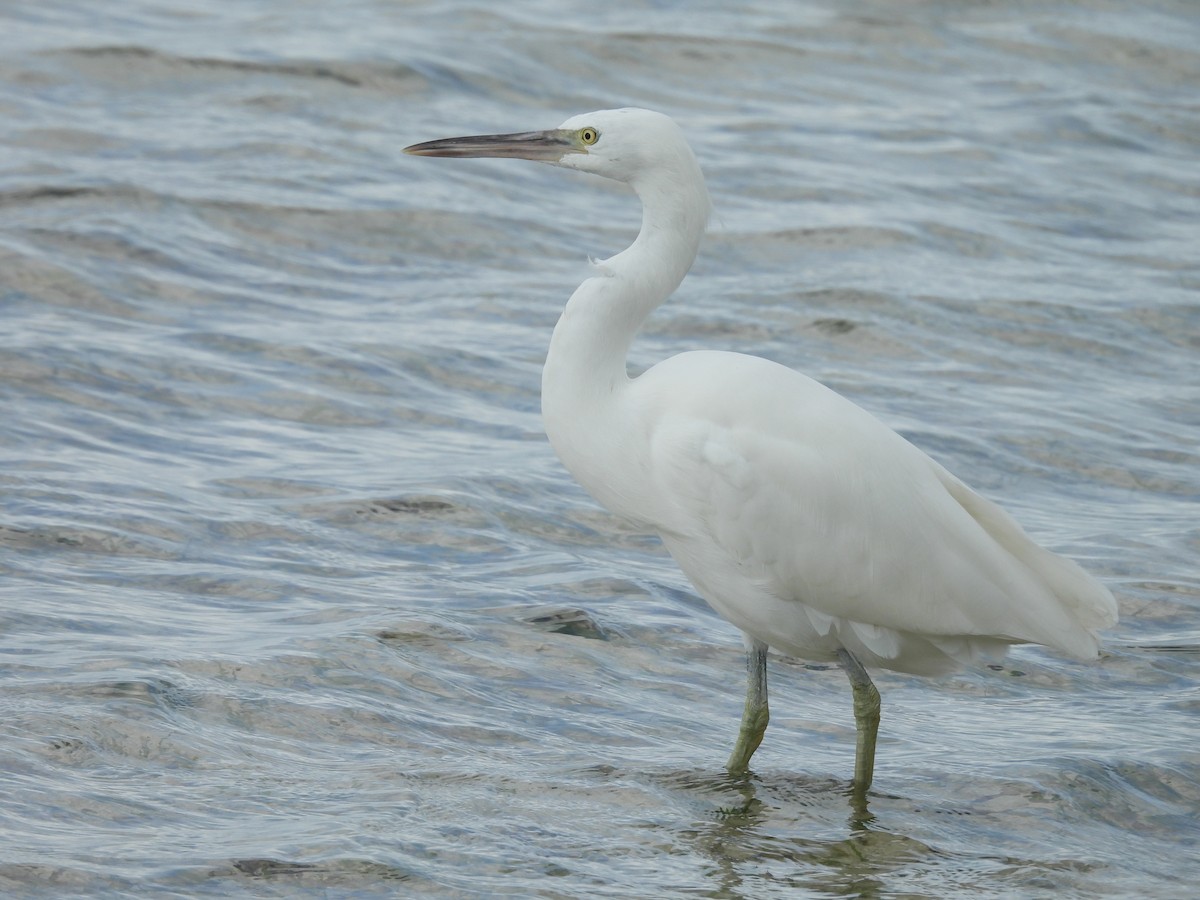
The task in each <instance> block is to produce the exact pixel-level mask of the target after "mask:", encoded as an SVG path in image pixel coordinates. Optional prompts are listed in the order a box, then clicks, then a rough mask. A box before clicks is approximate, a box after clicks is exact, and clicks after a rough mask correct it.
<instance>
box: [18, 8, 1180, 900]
mask: <svg viewBox="0 0 1200 900" xmlns="http://www.w3.org/2000/svg"><path fill="white" fill-rule="evenodd" d="M0 25H2V27H0V50H2V51H3V52H2V53H0V114H2V115H3V118H4V121H5V123H6V127H5V128H4V129H2V130H0V148H2V153H0V156H2V158H3V160H4V165H3V166H2V167H0V290H2V294H0V298H2V303H3V314H4V323H5V327H4V328H3V329H0V392H2V393H0V396H2V397H3V409H4V410H5V411H6V415H5V416H4V417H3V419H2V420H0V453H2V454H3V466H2V467H0V481H2V484H3V494H2V496H3V506H2V508H0V576H2V581H0V590H2V591H3V595H4V600H3V605H2V607H0V616H2V620H0V621H2V625H0V652H2V653H3V657H2V660H0V666H2V668H0V672H2V673H3V684H2V690H0V709H2V710H3V714H2V715H0V758H2V759H3V760H4V766H5V768H6V770H7V774H6V778H5V783H6V787H7V790H6V791H5V792H4V798H3V800H0V835H2V836H3V840H2V841H0V888H2V889H3V892H4V893H5V894H6V895H7V896H15V897H20V896H47V895H61V894H69V893H87V894H93V895H99V896H120V895H132V894H153V895H155V896H172V895H180V896H196V895H217V896H225V895H254V896H287V897H292V896H325V895H329V896H345V895H349V894H353V895H356V896H357V895H361V896H375V895H378V896H391V895H426V896H446V897H465V896H518V897H528V896H539V897H596V896H629V897H645V896H662V897H665V896H708V897H729V898H733V897H755V898H758V897H773V896H797V895H805V894H807V895H811V896H843V895H848V896H881V897H883V896H896V895H901V894H903V895H905V896H948V895H955V894H960V895H964V896H966V895H970V896H1028V895H1048V894H1051V893H1053V894H1055V895H1056V896H1060V895H1061V896H1085V895H1086V896H1089V897H1090V896H1097V895H1101V896H1130V895H1138V896H1179V895H1181V894H1184V893H1187V892H1188V891H1190V890H1191V887H1190V886H1192V885H1194V884H1195V882H1196V879H1197V878H1200V863H1197V854H1196V847H1197V843H1198V841H1200V826H1198V825H1197V822H1198V813H1200V776H1198V774H1197V771H1198V770H1197V765H1198V763H1200V752H1198V751H1197V749H1196V746H1195V743H1194V735H1195V733H1196V724H1197V713H1198V712H1200V689H1198V683H1200V625H1198V621H1200V576H1198V574H1197V567H1196V559H1197V551H1198V550H1200V530H1198V527H1197V500H1198V499H1200V474H1198V469H1197V462H1200V452H1198V451H1197V447H1198V446H1200V412H1198V410H1200V390H1198V387H1200V370H1198V367H1197V362H1196V361H1197V351H1198V350H1200V266H1198V264H1197V256H1196V250H1197V247H1198V246H1200V241H1198V238H1200V225H1198V224H1197V222H1198V214H1200V163H1198V161H1197V160H1198V155H1197V151H1198V150H1200V104H1198V103H1197V100H1196V94H1195V86H1196V84H1197V83H1198V80H1200V50H1197V48H1198V47H1200V12H1198V11H1197V10H1196V9H1195V8H1194V7H1193V6H1192V5H1191V4H1187V3H1150V4H1138V5H1136V8H1133V7H1132V6H1131V5H1129V4H1118V3H1108V2H1099V0H1096V2H1084V3H1059V4H1050V5H1046V4H1021V3H997V4H986V5H974V4H961V3H938V2H926V3H920V4H904V5H903V9H902V11H901V7H898V6H896V5H895V4H890V3H885V2H880V0H875V2H867V0H864V2H858V3H849V4H835V3H827V4H793V3H782V2H779V3H772V2H768V0H755V2H751V3H748V4H745V5H743V9H741V10H739V12H738V13H737V14H733V13H730V12H729V11H727V10H726V8H725V7H723V6H722V5H720V4H690V5H686V6H684V5H677V4H644V5H636V4H635V5H633V6H631V7H626V8H619V9H618V8H614V7H603V8H601V7H597V6H595V5H594V4H549V3H523V4H515V5H513V6H511V7H508V8H503V10H502V9H501V8H489V7H482V6H478V5H473V4H467V3H437V4H422V3H414V4H406V5H397V4H391V3H384V2H381V0H359V2H352V3H341V4H324V5H309V4H304V5H296V4H287V3H282V2H280V0H251V2H245V3H239V4H225V5H219V6H218V5H214V6H213V7H212V8H208V7H205V6H200V5H191V4H184V3H164V2H149V0H147V2H132V3H126V4H122V5H121V7H120V12H119V13H118V12H108V13H102V12H99V11H98V8H97V7H96V6H95V5H94V4H85V3H66V2H51V3H43V4H36V5H33V4H26V5H25V6H24V7H23V8H10V9H7V10H6V11H4V12H2V13H0ZM630 104H633V105H641V106H649V107H654V108H658V109H662V110H663V111H665V112H668V113H670V114H671V115H673V116H675V117H676V119H677V120H678V121H679V122H680V123H681V125H682V126H683V127H684V129H685V130H686V131H687V132H688V134H689V135H690V137H691V139H692V141H693V144H694V146H695V149H696V151H697V154H698V156H699V157H700V159H701V162H702V164H703V165H704V167H705V169H706V172H707V175H708V178H709V182H710V189H711V191H712V194H713V198H714V202H715V206H716V215H715V218H714V222H713V226H712V229H711V234H710V236H709V238H708V239H707V241H706V244H705V246H704V248H703V250H702V255H701V258H700V260H699V261H698V262H697V264H696V266H695V267H694V269H693V274H692V276H691V277H689V279H688V280H687V281H685V283H684V285H683V288H682V289H681V291H680V294H679V296H678V297H677V298H676V299H675V300H674V301H672V302H671V303H670V304H668V305H667V306H665V307H664V308H663V309H662V310H661V311H660V312H659V313H658V314H657V315H656V316H655V317H654V319H653V320H652V321H651V322H650V323H648V325H647V328H646V330H645V332H644V335H643V337H642V338H641V339H640V340H639V342H638V344H637V345H636V347H635V349H634V356H633V360H632V363H633V365H634V366H635V367H638V368H640V367H644V366H646V365H649V364H651V363H652V362H654V361H655V360H657V359H660V358H662V357H663V356H665V355H669V354H671V353H675V352H679V351H680V350H684V349H691V348H696V347H705V348H728V349H736V350H742V351H747V352H753V353H757V354H760V355H763V356H768V357H771V358H773V359H776V360H779V361H781V362H784V363H787V364H789V365H793V366H796V367H798V368H802V369H804V370H805V371H806V372H808V373H809V374H812V375H813V376H815V377H818V378H820V379H822V380H823V381H825V382H826V383H828V384H830V385H831V386H832V387H834V388H836V389H838V390H839V391H841V392H843V393H845V394H846V395H847V396H849V397H851V398H853V399H854V400H856V401H857V402H859V403H860V404H862V405H863V406H865V407H867V408H868V409H870V410H872V411H873V412H875V413H876V414H878V415H879V416H881V417H882V418H883V419H884V420H885V421H887V422H889V423H890V424H891V425H893V426H894V427H896V428H897V429H899V430H900V431H902V432H903V433H904V434H905V435H906V436H908V437H910V438H911V439H912V440H914V441H915V442H916V443H918V444H919V445H920V446H922V447H923V448H925V449H926V450H928V451H929V452H930V453H932V454H933V455H934V456H936V457H937V458H938V459H939V460H941V461H942V462H944V463H945V464H946V465H948V466H949V467H950V468H951V469H952V470H953V471H955V472H956V473H957V474H959V475H960V476H961V477H963V478H964V479H966V480H967V481H968V482H970V483H972V484H974V485H975V486H976V487H977V488H979V489H980V490H981V491H983V492H984V493H986V494H988V495H989V496H991V497H994V498H996V499H998V500H1001V501H1002V502H1003V503H1004V505H1005V506H1006V507H1007V508H1008V509H1009V510H1010V511H1011V512H1012V513H1013V514H1014V515H1015V516H1016V517H1017V518H1018V519H1019V520H1020V521H1021V522H1022V523H1023V524H1025V525H1026V527H1027V528H1028V529H1029V530H1030V531H1031V532H1032V533H1034V534H1035V535H1036V536H1037V537H1038V539H1039V540H1040V541H1042V542H1043V543H1044V544H1046V545H1047V546H1049V547H1051V548H1054V549H1055V550H1057V551H1060V552H1063V553H1066V554H1069V555H1071V556H1073V557H1074V558H1076V559H1078V560H1080V561H1081V562H1082V563H1083V564H1084V565H1086V566H1087V567H1088V568H1089V569H1090V570H1092V571H1093V572H1095V573H1096V574H1097V575H1098V576H1100V577H1101V578H1102V579H1104V581H1105V582H1106V583H1108V584H1109V585H1110V586H1111V587H1112V588H1113V590H1114V592H1115V593H1116V594H1117V595H1118V598H1119V602H1120V606H1121V612H1122V621H1121V623H1120V625H1119V626H1118V627H1117V628H1116V629H1114V630H1113V631H1112V632H1111V633H1110V635H1109V636H1108V649H1107V652H1106V654H1105V656H1104V658H1103V659H1102V660H1101V661H1100V662H1099V663H1097V664H1095V665H1087V664H1081V663H1075V662H1070V661H1065V660H1062V659H1059V658H1057V657H1055V656H1053V655H1051V654H1048V653H1045V652H1042V651H1040V650H1038V649H1035V648H1022V649H1019V650H1017V651H1016V652H1014V653H1013V654H1012V655H1011V656H1010V658H1009V660H1008V663H1007V664H1006V666H1005V667H1004V668H1002V669H999V670H992V669H987V668H983V669H980V670H972V671H967V672H963V673H961V674H959V675H956V676H953V677H948V678H944V679H939V680H936V681H928V680H922V679H916V678H908V677H903V676H898V675H891V674H887V673H880V674H879V676H878V678H877V681H878V684H879V686H880V689H881V691H882V693H883V695H884V717H885V718H884V726H883V733H882V735H881V740H880V748H879V762H878V769H877V772H876V788H875V793H874V795H873V797H872V800H871V805H870V810H871V817H870V818H869V819H866V820H864V819H862V818H860V817H856V816H855V815H854V814H853V813H852V812H851V810H850V807H849V804H848V802H847V798H846V796H845V789H846V784H847V779H848V777H849V775H850V772H851V767H852V759H853V721H852V717H851V712H850V703H849V692H848V689H847V686H846V683H845V678H844V676H843V675H842V673H841V672H839V671H838V670H836V669H832V668H826V667H820V666H806V665H804V664H803V663H802V662H800V661H796V660H787V659H781V658H772V662H771V681H772V689H773V697H772V700H773V703H772V712H773V715H774V718H773V721H772V724H771V728H770V730H769V732H768V735H767V740H766V742H765V744H764V746H763V747H762V749H761V750H760V751H759V754H758V755H757V756H756V757H755V774H754V776H753V777H752V778H751V779H749V780H736V779H730V778H729V777H727V776H726V775H725V774H724V773H723V772H722V769H721V765H722V763H723V761H724V760H725V758H726V755H727V753H728V750H729V747H730V745H731V743H732V741H733V738H734V736H735V734H736V728H737V719H738V715H739V712H740V706H741V700H742V685H741V681H740V679H741V672H742V659H741V645H740V641H739V639H738V636H737V634H736V632H735V631H734V630H733V629H732V628H731V627H729V626H728V625H726V624H724V623H723V622H722V621H721V620H719V619H718V618H717V617H716V616H715V615H714V614H712V613H711V612H710V611H708V609H707V608H706V607H705V606H704V605H703V604H702V603H700V602H699V601H697V600H696V599H695V598H694V597H693V596H692V595H691V594H690V592H689V591H688V588H687V585H686V582H685V581H684V580H683V578H682V576H681V575H680V574H679V573H678V571H677V570H676V569H675V567H674V566H673V564H672V563H671V561H670V560H669V559H668V558H666V557H665V555H664V554H663V552H662V551H661V549H660V548H659V546H658V544H657V543H656V541H655V540H653V539H652V538H650V537H648V536H646V535H644V534H641V533H639V532H637V531H636V530H634V529H632V528H630V527H629V526H628V525H626V524H624V523H621V522H619V521H615V520H613V519H612V518H610V517H608V516H607V515H605V514H604V513H602V512H601V511H599V510H598V509H597V508H596V507H595V505H594V504H593V503H592V502H591V501H590V500H589V499H588V498H587V497H586V496H585V495H584V494H583V493H582V491H581V490H580V489H579V488H578V487H576V486H575V485H574V484H573V482H572V481H571V480H570V478H569V476H568V475H567V474H566V473H565V472H564V471H563V470H562V468H561V467H560V466H559V464H558V463H557V461H556V460H555V459H554V457H553V455H552V453H551V451H550V449H549V447H548V446H547V444H546V442H545V439H544V437H543V434H542V430H541V424H540V421H539V416H538V383H539V376H540V366H541V362H542V359H543V355H544V351H545V346H546V342H547V340H548V337H549V331H550V329H551V327H552V326H553V323H554V320H555V318H556V316H557V314H558V311H559V309H560V307H561V304H562V302H563V300H564V299H565V297H566V296H567V295H568V294H569V292H570V291H571V290H572V288H573V287H574V285H575V283H577V281H578V280H579V279H580V277H581V275H582V273H583V271H584V261H585V259H586V258H587V256H588V255H592V256H604V255H608V254H610V253H612V252H614V251H616V250H619V249H620V248H621V247H623V246H624V244H625V243H627V242H628V240H629V239H630V238H631V237H632V235H633V233H634V232H635V230H636V227H637V222H638V211H637V207H636V203H635V201H634V200H633V199H632V198H631V197H629V196H628V195H627V194H626V193H624V192H623V191H622V190H621V189H620V187H619V186H613V185H608V184H605V183H601V182H599V181H594V180H590V179H588V178H586V177H583V176H576V175H571V174H566V173H563V172H561V171H555V170H553V169H550V168H547V167H538V166H533V165H529V164H521V163H515V162H509V161H472V162H441V161H430V160H419V159H413V158H411V157H404V156H403V155H401V154H400V152H399V150H400V148H401V147H403V146H405V145H406V144H409V143H412V142H415V141H418V140H425V139H429V138H434V137H442V136H448V135H453V134H462V133H478V132H488V131H512V130H519V129H526V128H538V127H549V126H553V125H556V124H557V123H558V122H559V121H561V120H562V119H564V118H566V117H567V116H569V115H572V114H574V113H576V112H580V111H584V110H588V109H595V108H603V107H610V106H617V105H630Z"/></svg>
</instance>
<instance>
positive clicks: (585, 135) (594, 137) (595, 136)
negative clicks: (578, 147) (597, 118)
mask: <svg viewBox="0 0 1200 900" xmlns="http://www.w3.org/2000/svg"><path fill="white" fill-rule="evenodd" d="M579 140H581V141H582V142H583V143H585V144H588V145H591V144H594V143H596V141H598V140H600V132H598V131H597V130H596V129H595V128H581V129H580V131H579Z"/></svg>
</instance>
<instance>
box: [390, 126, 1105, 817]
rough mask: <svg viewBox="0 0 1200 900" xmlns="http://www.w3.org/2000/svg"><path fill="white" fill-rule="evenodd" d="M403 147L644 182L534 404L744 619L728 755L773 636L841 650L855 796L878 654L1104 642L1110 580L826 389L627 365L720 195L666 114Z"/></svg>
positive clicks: (956, 657) (761, 365)
mask: <svg viewBox="0 0 1200 900" xmlns="http://www.w3.org/2000/svg"><path fill="white" fill-rule="evenodd" d="M405 152H407V153H411V154H415V155H417V156H436V157H457V158H462V157H507V158H519V159H531V160H537V161H539V162H546V163H550V164H552V165H556V166H561V167H563V168H567V169H576V170H578V171H581V172H591V173H593V174H595V175H602V176H605V177H607V178H612V179H615V180H617V181H622V182H625V183H627V184H628V185H630V186H631V187H632V188H633V190H634V191H635V192H636V193H637V195H638V196H639V197H640V198H641V201H642V207H643V209H642V227H641V231H640V233H639V234H638V236H637V239H636V240H635V241H634V242H633V244H632V245H631V246H630V247H628V248H627V249H626V250H624V251H622V252H620V253H618V254H616V255H615V256H612V257H610V258H609V259H604V260H600V261H598V262H593V264H592V269H591V271H590V274H589V277H588V278H587V279H586V280H585V281H584V282H583V283H582V284H581V285H580V286H579V287H578V288H577V289H576V290H575V293H574V294H572V295H571V299H570V300H569V301H568V302H567V305H566V308H565V309H564V311H563V313H562V317H561V318H560V319H559V320H558V324H557V326H555V329H554V335H553V337H552V338H551V341H550V350H549V353H548V355H547V357H546V365H545V369H544V371H543V374H542V416H543V420H544V423H545V428H546V434H547V435H548V437H549V439H550V443H551V445H552V446H553V447H554V450H555V452H556V453H557V454H558V456H559V458H560V459H561V460H562V462H563V464H564V465H565V466H566V467H567V469H568V470H570V472H571V474H572V475H574V476H575V478H576V479H578V481H579V483H580V484H582V485H583V487H584V488H586V489H587V491H588V492H589V493H590V494H591V495H592V496H593V497H594V498H595V499H596V500H598V501H599V502H600V503H601V504H602V505H604V506H605V507H607V508H608V509H609V510H611V511H612V512H614V513H616V514H618V515H621V516H626V517H628V518H630V519H632V520H634V521H636V522H639V523H641V524H642V525H644V526H645V527H646V528H647V529H651V530H653V531H655V532H656V533H657V534H658V535H659V536H660V537H661V538H662V541H663V543H664V544H665V545H666V547H667V549H668V550H669V551H670V553H671V556H672V557H674V559H675V561H676V562H677V563H678V564H679V566H680V568H681V569H682V570H683V571H684V573H685V574H686V575H687V576H688V578H689V579H690V581H691V582H692V584H693V585H694V586H695V588H696V590H697V591H698V592H699V594H700V595H701V596H702V597H703V598H704V599H705V600H706V601H707V602H708V603H709V604H710V605H711V606H712V608H713V609H715V610H716V611H717V612H718V613H719V614H720V615H722V616H723V617H724V618H725V619H727V620H728V621H730V622H731V623H733V624H734V625H736V626H737V627H738V628H739V629H741V631H742V633H743V635H744V637H745V642H746V648H747V653H748V664H747V669H748V681H747V688H746V701H745V708H744V711H743V714H742V723H741V729H740V731H739V733H738V738H737V743H736V745H735V746H734V749H733V752H732V754H731V755H730V757H729V761H728V763H727V768H728V770H729V771H730V772H731V773H745V772H747V771H748V769H749V762H750V758H751V756H752V755H753V753H754V751H755V750H756V749H757V748H758V746H759V744H760V743H761V742H762V738H763V733H764V732H765V730H766V727H767V720H768V709H767V674H766V655H767V649H768V647H774V648H775V649H776V650H778V651H781V652H783V653H786V654H790V655H792V656H796V657H800V658H802V659H809V660H823V661H837V662H838V663H840V665H841V666H842V668H844V669H845V671H846V673H847V675H848V676H849V679H850V684H851V687H852V690H853V697H854V715H855V723H856V727H857V736H858V741H857V747H856V752H855V765H854V780H853V782H852V790H853V791H854V793H855V794H856V795H857V796H859V797H865V795H866V791H867V789H868V788H869V787H870V784H871V779H872V775H873V771H874V764H875V740H876V734H877V732H878V727H879V705H880V704H879V693H878V691H877V690H876V688H875V685H874V684H873V683H872V681H871V679H870V677H869V676H868V674H867V668H869V667H876V666H877V667H881V668H885V669H893V670H896V671H899V672H908V673H914V674H921V675H930V674H937V673H941V672H946V671H950V670H952V669H955V668H957V667H959V666H960V665H963V664H966V663H970V662H972V661H974V660H977V659H979V658H989V657H990V658H998V657H1000V656H1003V654H1004V652H1005V650H1006V649H1007V648H1008V646H1009V645H1011V644H1018V643H1035V644H1043V645H1046V646H1048V647H1052V648H1055V649H1057V650H1060V651H1062V652H1064V653H1066V654H1068V655H1071V656H1074V657H1079V658H1083V659H1088V658H1095V657H1096V655H1097V653H1098V650H1099V639H1098V637H1097V635H1096V632H1097V630H1099V629H1101V628H1105V627H1107V626H1110V625H1112V624H1114V623H1115V622H1116V620H1117V609H1116V602H1115V601H1114V599H1113V596H1112V594H1111V593H1109V591H1108V590H1107V589H1106V588H1105V587H1104V586H1103V585H1101V584H1100V583H1099V582H1097V581H1096V580H1094V579H1093V578H1092V577H1091V576H1089V575H1088V574H1087V573H1085V572H1084V571H1083V569H1082V568H1080V567H1079V566H1078V565H1077V564H1076V563H1074V562H1072V561H1070V560H1067V559H1064V558H1062V557H1060V556H1056V555H1054V554H1053V553H1050V552H1049V551H1047V550H1044V549H1042V548H1041V547H1039V546H1038V545H1037V544H1035V543H1034V542H1033V541H1032V540H1031V539H1030V538H1029V537H1028V536H1027V535H1026V534H1025V532H1024V531H1022V530H1021V527H1020V526H1019V525H1018V524H1017V523H1016V522H1015V521H1014V520H1013V519H1011V518H1010V517H1009V516H1008V514H1007V513H1005V512H1004V511H1003V510H1001V509H1000V508H999V507H998V506H996V505H995V504H993V503H992V502H990V501H988V500H985V499H984V498H983V497H981V496H979V495H978V494H976V493H975V492H973V491H972V490H971V489H970V488H968V487H967V486H966V485H965V484H963V483H962V482H961V481H959V480H958V479H957V478H955V477H954V476H953V475H951V474H950V473H949V472H948V471H947V470H946V469H944V468H943V467H942V466H941V465H939V464H938V463H936V462H934V460H932V459H931V458H929V457H928V456H926V455H925V454H924V453H923V452H921V451H920V450H918V449H917V448H916V447H915V446H913V445H912V444H910V443H909V442H908V441H906V440H905V439H904V438H902V437H900V435H898V434H897V433H896V432H894V431H892V430H891V429H890V428H888V427H887V426H886V425H884V424H882V423H881V422H880V421H879V420H878V419H876V418H874V417H873V416H872V415H870V414H869V413H867V412H865V411H864V410H862V409H861V408H859V407H858V406H856V405H855V404H853V403H851V402H850V401H849V400H846V399H845V398H843V397H841V396H840V395H838V394H836V393H834V392H833V391H832V390H830V389H829V388H826V387H825V386H823V385H821V384H819V383H818V382H816V381H813V380H812V379H811V378H808V377H806V376H804V375H801V374H799V373H798V372H795V371H793V370H792V369H789V368H787V367H785V366H782V365H779V364H778V363H774V362H770V361H768V360H765V359H761V358H759V357H756V356H748V355H744V354H740V353H729V352H721V351H693V352H688V353H681V354H679V355H678V356H674V357H671V358H670V359H667V360H665V361H663V362H660V363H658V364H657V365H655V366H653V367H652V368H650V369H649V370H647V371H646V372H644V373H643V374H642V375H640V376H638V377H636V378H630V377H629V375H628V372H627V370H626V356H627V353H628V351H629V346H630V344H631V342H632V341H633V338H634V336H635V335H636V334H637V332H638V329H639V328H640V327H641V325H642V322H643V321H644V320H645V319H646V317H647V316H648V315H649V314H650V313H651V312H652V311H653V310H654V309H655V308H656V307H657V306H659V304H661V303H662V302H663V301H664V300H666V298H667V297H668V296H670V294H671V293H672V292H673V291H674V290H675V288H676V287H678V285H679V283H680V281H682V280H683V277H684V275H685V274H686V273H687V271H688V269H689V268H690V267H691V265H692V262H693V260H694V259H695V257H696V251H697V248H698V246H699V243H700V238H701V235H702V234H703V233H704V230H705V226H706V224H707V221H708V216H709V210H710V203H709V197H708V191H707V189H706V187H705V183H704V177H703V175H702V174H701V172H700V166H699V164H698V163H697V162H696V158H695V156H694V155H693V154H692V151H691V148H690V147H689V146H688V143H687V141H686V139H685V138H684V136H683V133H682V131H681V130H680V129H679V127H678V126H677V125H676V124H675V123H674V122H673V121H672V120H671V119H669V118H668V117H666V116H664V115H662V114H660V113H655V112H650V111H648V110H643V109H616V110H606V111H602V112H593V113H587V114H586V115H581V116H575V117H573V118H570V119H568V120H567V121H566V122H564V123H563V124H562V125H561V126H559V127H558V128H554V129H551V130H548V131H535V132H524V133H520V134H500V135H479V136H472V137H459V138H448V139H445V140H436V141H429V142H426V143H423V144H416V145H414V146H411V147H408V148H406V151H405Z"/></svg>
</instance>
